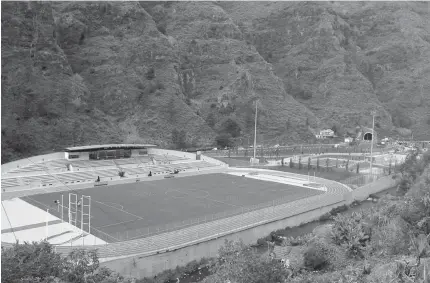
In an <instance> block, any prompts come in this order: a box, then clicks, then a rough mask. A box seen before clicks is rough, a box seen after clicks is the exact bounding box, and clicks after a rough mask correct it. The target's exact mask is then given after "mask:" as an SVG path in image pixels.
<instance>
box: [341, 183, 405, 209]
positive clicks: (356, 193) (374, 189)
mask: <svg viewBox="0 0 430 283" xmlns="http://www.w3.org/2000/svg"><path fill="white" fill-rule="evenodd" d="M396 184H397V181H396V180H394V179H393V178H392V176H386V177H382V178H380V179H378V180H376V181H375V182H372V183H369V184H367V185H364V186H362V187H359V188H357V189H355V190H353V191H352V192H349V193H346V196H345V200H346V201H347V203H348V204H350V203H351V202H353V201H354V200H358V201H363V200H365V199H367V198H368V197H369V195H370V194H375V193H379V192H381V191H384V190H386V189H389V188H392V187H394V186H395V185H396Z"/></svg>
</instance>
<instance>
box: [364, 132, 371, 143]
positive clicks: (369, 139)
mask: <svg viewBox="0 0 430 283" xmlns="http://www.w3.org/2000/svg"><path fill="white" fill-rule="evenodd" d="M363 139H364V140H365V141H371V140H373V136H372V133H365V134H364V137H363Z"/></svg>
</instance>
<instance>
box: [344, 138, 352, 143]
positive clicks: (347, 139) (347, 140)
mask: <svg viewBox="0 0 430 283" xmlns="http://www.w3.org/2000/svg"><path fill="white" fill-rule="evenodd" d="M353 141H354V139H353V138H351V137H347V138H345V142H346V143H350V142H353Z"/></svg>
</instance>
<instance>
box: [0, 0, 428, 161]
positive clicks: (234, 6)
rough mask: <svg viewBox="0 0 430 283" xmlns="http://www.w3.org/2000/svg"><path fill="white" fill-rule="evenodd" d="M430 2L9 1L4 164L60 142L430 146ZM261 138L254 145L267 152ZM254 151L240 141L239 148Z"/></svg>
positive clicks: (4, 47)
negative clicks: (334, 138) (409, 139)
mask: <svg viewBox="0 0 430 283" xmlns="http://www.w3.org/2000/svg"><path fill="white" fill-rule="evenodd" d="M429 15H430V11H429V5H428V3H425V2H424V3H421V2H407V3H400V2H396V3H382V2H381V3H380V2H356V3H354V2H309V3H308V2H246V3H244V2H5V3H3V5H2V55H1V56H2V162H6V161H8V160H11V159H15V158H19V157H23V156H30V155H33V154H38V153H41V152H44V151H47V150H52V149H54V148H55V149H58V148H61V147H64V146H70V145H73V144H75V145H78V144H89V143H92V144H94V143H107V142H149V143H157V144H160V145H161V146H169V145H171V144H172V142H173V140H172V133H173V132H174V131H175V130H176V131H183V133H184V134H185V138H186V142H187V143H188V144H194V145H209V144H212V143H213V142H214V140H215V137H216V136H217V135H219V134H220V133H227V134H229V135H231V136H233V138H236V140H237V142H239V143H240V142H242V143H244V142H245V141H247V139H248V138H252V129H253V125H254V121H253V114H254V107H255V106H254V104H253V102H254V101H255V100H259V118H258V119H259V120H258V126H259V137H260V139H261V140H260V141H261V142H266V143H279V142H299V141H312V139H313V136H312V132H314V131H316V130H318V129H320V128H321V127H335V128H336V129H337V130H338V133H339V134H342V133H345V132H347V131H348V130H350V131H351V129H353V128H355V126H357V125H370V115H369V114H370V112H371V111H372V110H376V111H377V114H378V118H377V123H376V124H377V128H379V130H380V131H382V132H384V133H401V134H403V135H409V134H410V133H413V134H414V137H417V138H421V139H425V138H427V139H428V138H429V136H430V110H429V109H430V95H429V93H430V83H429V80H428V77H429V74H430V72H429V71H430V67H429V66H430V65H429V63H430V62H429V60H430V59H429V58H430V56H429V55H430V23H429V18H430V16H429ZM260 141H259V142H260ZM245 143H246V142H245Z"/></svg>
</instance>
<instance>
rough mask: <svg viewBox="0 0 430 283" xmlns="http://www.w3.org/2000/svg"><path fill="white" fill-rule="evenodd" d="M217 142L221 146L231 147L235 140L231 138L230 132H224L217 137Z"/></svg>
mask: <svg viewBox="0 0 430 283" xmlns="http://www.w3.org/2000/svg"><path fill="white" fill-rule="evenodd" d="M215 140H216V143H217V145H218V146H219V147H221V148H224V147H231V146H233V144H234V143H233V140H232V138H231V135H230V134H227V133H224V134H220V135H218V136H217V137H216V138H215Z"/></svg>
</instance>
